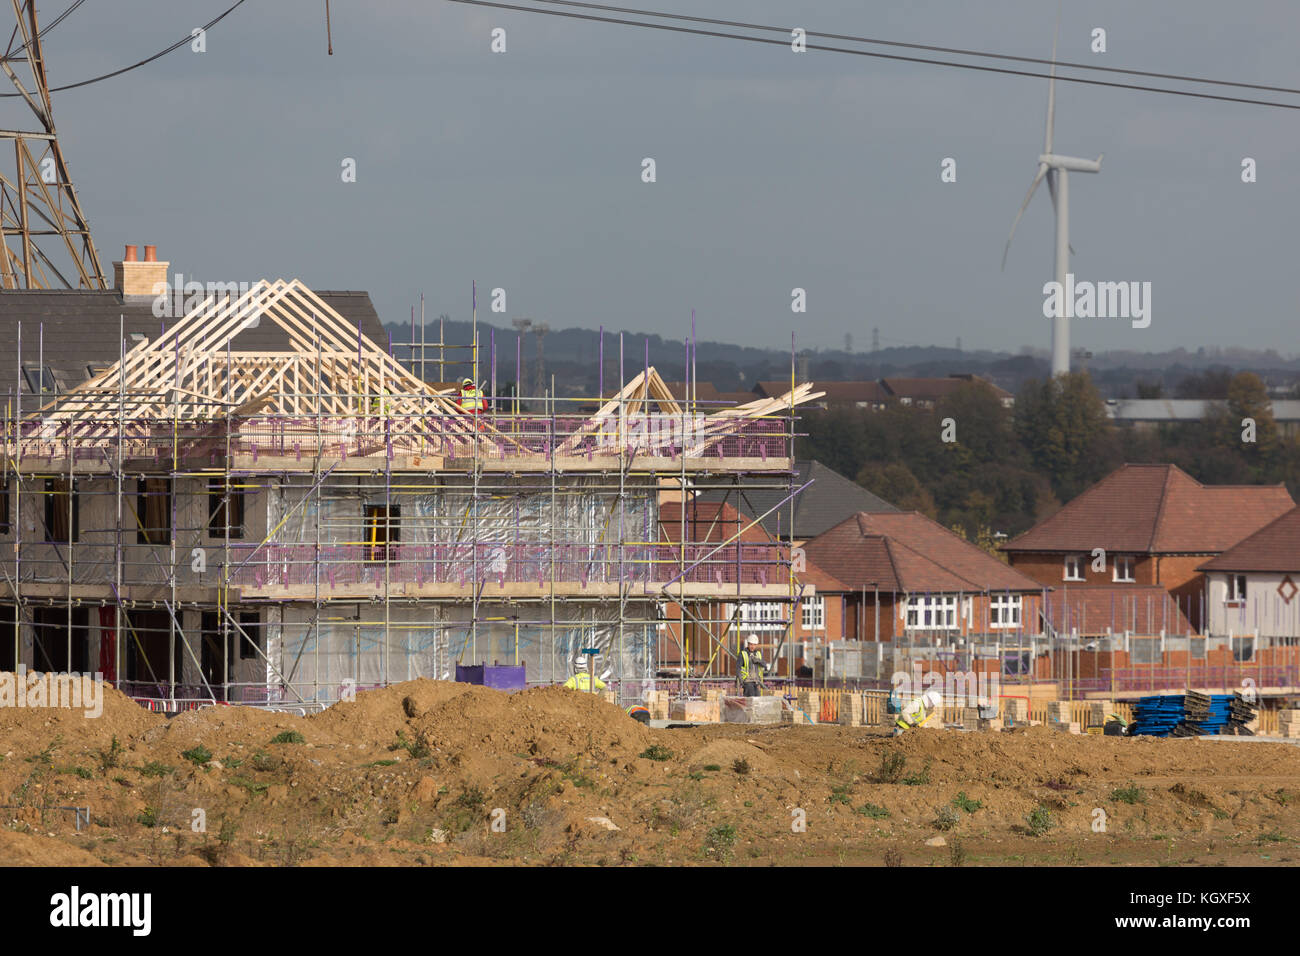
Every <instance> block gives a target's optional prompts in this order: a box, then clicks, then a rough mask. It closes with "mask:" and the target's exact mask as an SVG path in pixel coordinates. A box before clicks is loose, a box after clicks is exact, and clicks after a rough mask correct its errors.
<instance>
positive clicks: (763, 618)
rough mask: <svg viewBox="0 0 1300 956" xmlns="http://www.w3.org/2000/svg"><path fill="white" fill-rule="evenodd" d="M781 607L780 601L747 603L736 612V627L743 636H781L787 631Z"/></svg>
mask: <svg viewBox="0 0 1300 956" xmlns="http://www.w3.org/2000/svg"><path fill="white" fill-rule="evenodd" d="M781 607H782V606H781V602H779V601H746V602H745V603H743V604H741V605H739V607H738V609H737V611H736V627H737V629H739V630H740V632H741V633H742V634H748V633H750V632H751V631H752V632H754V633H758V634H762V633H767V634H773V633H775V634H779V633H781V632H782V631H784V630H785V614H784V613H783V612H782V610H781Z"/></svg>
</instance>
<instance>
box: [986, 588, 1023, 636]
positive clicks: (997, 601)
mask: <svg viewBox="0 0 1300 956" xmlns="http://www.w3.org/2000/svg"><path fill="white" fill-rule="evenodd" d="M1020 602H1021V597H1020V595H1019V594H992V595H989V627H990V628H998V629H1001V630H1005V629H1007V628H1013V627H1019V626H1020Z"/></svg>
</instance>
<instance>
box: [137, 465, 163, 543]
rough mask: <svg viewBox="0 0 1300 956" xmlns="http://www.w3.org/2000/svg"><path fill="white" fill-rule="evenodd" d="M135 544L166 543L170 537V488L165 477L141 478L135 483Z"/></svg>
mask: <svg viewBox="0 0 1300 956" xmlns="http://www.w3.org/2000/svg"><path fill="white" fill-rule="evenodd" d="M136 502H137V504H136V509H135V516H136V518H137V519H138V520H139V524H138V525H137V526H136V531H135V542H136V544H167V543H168V542H170V541H171V538H172V490H171V483H170V482H169V481H168V480H167V479H166V478H141V479H140V480H139V482H138V483H137V485H136Z"/></svg>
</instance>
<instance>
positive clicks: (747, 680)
mask: <svg viewBox="0 0 1300 956" xmlns="http://www.w3.org/2000/svg"><path fill="white" fill-rule="evenodd" d="M765 667H766V665H765V664H764V663H763V654H762V652H761V651H759V649H758V635H757V634H751V635H749V637H747V638H745V643H744V646H742V647H741V649H740V674H739V677H740V693H741V695H742V696H744V697H757V696H758V692H759V689H760V688H761V687H762V686H763V671H764V669H765Z"/></svg>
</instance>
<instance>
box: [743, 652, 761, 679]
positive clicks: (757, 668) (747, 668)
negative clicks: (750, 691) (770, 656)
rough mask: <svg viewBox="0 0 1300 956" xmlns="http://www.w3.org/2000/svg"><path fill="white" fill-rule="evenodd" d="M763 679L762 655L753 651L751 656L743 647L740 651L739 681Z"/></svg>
mask: <svg viewBox="0 0 1300 956" xmlns="http://www.w3.org/2000/svg"><path fill="white" fill-rule="evenodd" d="M751 680H752V681H758V682H759V683H762V681H763V658H762V655H760V654H758V653H755V654H754V655H753V656H752V657H751V656H750V654H749V651H747V650H745V649H744V648H742V649H741V651H740V682H741V683H742V684H743V683H745V682H746V681H751Z"/></svg>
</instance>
